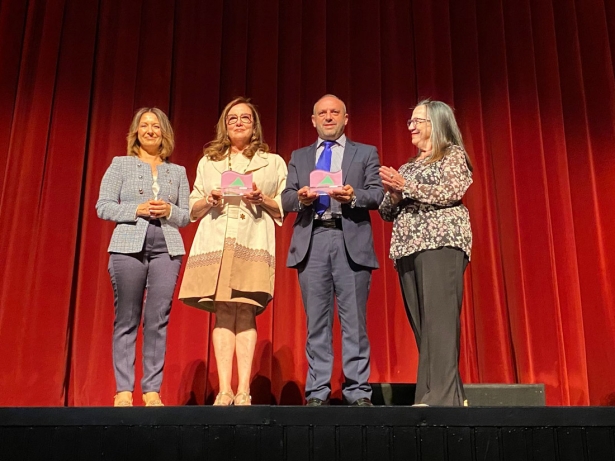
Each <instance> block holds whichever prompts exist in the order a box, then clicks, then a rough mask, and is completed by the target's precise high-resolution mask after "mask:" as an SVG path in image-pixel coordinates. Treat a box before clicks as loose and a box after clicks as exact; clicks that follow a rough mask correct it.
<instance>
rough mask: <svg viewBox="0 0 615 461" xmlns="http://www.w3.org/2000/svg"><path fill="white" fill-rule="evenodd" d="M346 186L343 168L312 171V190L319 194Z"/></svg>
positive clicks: (325, 193)
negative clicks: (343, 179) (333, 170)
mask: <svg viewBox="0 0 615 461" xmlns="http://www.w3.org/2000/svg"><path fill="white" fill-rule="evenodd" d="M341 187H344V184H343V182H342V170H340V171H336V172H335V173H333V172H331V171H323V170H314V171H312V172H311V173H310V192H316V193H317V194H318V195H327V193H328V192H331V191H332V190H333V189H339V188H341Z"/></svg>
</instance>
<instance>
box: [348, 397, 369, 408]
mask: <svg viewBox="0 0 615 461" xmlns="http://www.w3.org/2000/svg"><path fill="white" fill-rule="evenodd" d="M352 406H353V407H373V406H374V404H373V403H372V401H371V400H370V399H368V398H367V397H362V398H360V399H357V400H355V401H354V402H353V403H352Z"/></svg>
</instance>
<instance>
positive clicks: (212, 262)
mask: <svg viewBox="0 0 615 461" xmlns="http://www.w3.org/2000/svg"><path fill="white" fill-rule="evenodd" d="M227 169H228V160H227V159H224V160H221V161H217V162H216V161H212V160H210V159H208V158H206V157H203V158H202V159H201V161H200V162H199V165H198V168H197V176H196V180H195V182H194V188H193V190H192V193H191V194H190V205H189V206H190V211H192V207H193V206H194V204H195V203H196V202H197V201H199V200H200V199H202V198H205V197H207V196H208V195H209V193H210V192H211V191H212V190H213V189H220V181H221V176H222V173H223V172H224V171H226V170H227ZM287 172H288V170H287V167H286V164H285V163H284V160H283V159H282V158H281V157H280V156H279V155H276V154H271V153H265V152H257V153H256V154H255V155H254V157H252V159H251V161H250V164H249V166H248V168H247V169H246V173H252V175H253V182H254V183H255V184H256V185H257V186H258V187H259V188H260V189H261V190H262V192H263V194H265V195H267V196H268V197H271V198H272V199H274V200H275V201H276V202H277V203H278V207H279V209H280V212H281V213H283V212H282V205H281V199H280V195H281V193H282V190H283V189H284V185H285V183H286V175H287ZM227 208H228V205H224V206H223V207H217V208H211V209H210V211H209V212H208V213H207V214H206V215H205V216H204V217H203V218H202V219H201V221H200V223H199V228H198V230H197V232H196V235H195V238H194V242H193V243H192V247H191V249H190V256H189V258H188V262H187V265H186V271H185V273H184V279H183V281H182V286H181V289H180V293H179V298H180V299H185V298H211V297H212V296H213V295H214V293H215V291H216V283H217V280H218V273H219V270H220V263H221V261H222V251H223V250H224V247H225V245H233V246H234V251H235V258H234V260H233V266H232V271H231V288H232V289H233V290H238V291H243V292H262V293H268V294H269V296H270V298H272V297H273V289H274V283H275V225H274V224H277V225H279V226H280V225H282V219H283V215H282V216H281V217H280V218H276V219H274V218H272V217H271V215H270V214H269V213H267V212H266V211H265V210H263V208H262V207H260V206H257V205H250V204H246V203H245V202H243V201H241V204H240V210H239V222H238V229H237V237H236V239H225V235H226V226H227V221H228V216H227ZM225 240H226V241H225ZM192 270H198V271H199V273H200V274H201V275H200V276H199V280H200V283H199V286H194V285H195V284H194V283H191V280H194V279H191V277H190V271H192ZM203 274H205V277H203Z"/></svg>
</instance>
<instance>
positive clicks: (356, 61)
mask: <svg viewBox="0 0 615 461" xmlns="http://www.w3.org/2000/svg"><path fill="white" fill-rule="evenodd" d="M614 62H615V2H614V1H613V0H583V1H581V0H576V1H575V0H561V1H558V2H540V1H536V2H534V1H530V0H514V1H513V0H499V1H490V2H480V1H477V0H455V1H453V0H450V1H447V0H443V1H429V0H426V1H412V0H391V1H382V2H373V1H370V0H353V1H351V0H336V1H328V2H327V1H325V0H316V1H313V0H310V1H301V0H283V1H282V0H279V1H277V2H275V1H270V0H250V1H248V0H228V1H222V0H217V1H216V0H211V1H207V2H203V1H200V0H182V1H179V0H175V1H173V0H147V1H130V2H127V1H123V0H99V1H98V2H96V1H92V2H82V1H79V0H64V1H62V0H54V1H45V0H30V1H24V0H3V1H2V2H1V3H0V65H1V68H2V70H1V71H0V102H1V104H0V190H1V195H0V216H1V219H2V233H1V237H0V257H1V259H2V263H1V265H0V271H1V272H0V357H1V360H0V362H1V364H2V366H1V367H0V405H109V404H111V402H112V396H113V393H114V390H115V389H114V380H113V373H112V366H111V330H112V323H113V305H112V292H111V286H110V282H109V278H108V274H107V269H106V267H107V260H108V256H107V251H106V249H107V245H108V242H109V238H110V235H111V232H112V229H113V224H112V223H108V222H103V221H101V220H99V219H98V218H97V217H96V213H95V209H94V204H95V202H96V199H97V196H98V188H99V184H100V180H101V178H102V175H103V173H104V171H105V169H106V168H107V166H108V165H109V164H110V162H111V159H112V157H113V156H116V155H124V154H125V135H126V132H127V129H128V125H129V123H130V120H131V117H132V114H133V113H134V111H135V110H136V109H137V108H139V107H141V106H154V105H155V106H158V107H160V108H162V109H163V110H165V111H167V112H168V113H169V115H170V118H171V121H172V123H173V126H174V128H175V132H176V138H177V148H176V151H175V153H174V155H173V157H172V160H173V161H174V162H176V163H179V164H181V165H184V166H186V168H187V170H188V174H189V179H190V180H191V181H193V180H194V177H195V170H196V165H197V163H198V160H199V158H200V155H201V150H202V147H203V145H204V144H205V143H206V142H207V141H209V140H210V139H211V138H212V137H213V133H214V125H215V123H216V121H217V118H218V115H219V112H220V110H221V108H222V107H224V105H225V104H226V103H227V102H228V101H229V100H230V99H231V98H233V97H234V96H237V95H246V96H249V97H251V98H252V99H253V101H254V102H255V103H256V104H257V105H258V107H259V108H260V111H261V114H262V119H263V123H264V131H265V138H266V141H267V142H268V143H269V144H270V145H271V146H272V150H273V151H275V152H278V153H280V154H281V155H282V156H283V157H284V158H285V159H286V160H288V159H289V158H290V153H291V151H292V150H293V149H295V148H297V147H300V146H303V145H307V144H309V143H311V142H313V141H314V139H315V131H314V129H313V127H312V125H311V122H310V115H311V111H312V105H313V104H314V102H315V101H316V100H317V99H318V98H319V97H320V96H321V95H322V94H324V93H334V94H336V95H338V96H339V97H341V98H342V99H343V100H344V101H345V102H346V104H347V106H348V111H349V114H350V123H349V125H348V135H349V137H351V138H353V139H355V140H357V141H360V142H364V143H370V144H375V145H376V146H378V149H379V152H380V155H381V160H382V162H383V164H386V165H390V166H393V167H399V166H400V165H401V164H402V163H404V162H405V161H406V159H407V158H408V157H410V156H411V155H413V154H414V150H413V148H412V145H411V144H410V136H409V134H408V132H407V130H406V124H405V121H406V119H407V118H408V116H409V114H410V110H409V107H411V106H412V104H413V103H415V102H416V101H417V100H418V99H419V98H423V97H432V98H434V99H441V100H444V101H446V102H448V103H450V104H451V105H453V106H454V107H455V109H456V114H457V117H458V120H459V123H460V126H461V129H462V132H463V134H464V136H465V139H466V142H467V149H468V152H469V153H470V156H471V157H472V160H473V162H474V165H475V175H474V184H473V186H472V187H471V188H470V192H469V193H468V195H467V198H466V203H467V205H468V207H469V209H470V212H471V217H472V226H473V230H474V251H473V258H472V263H471V264H470V266H469V269H468V271H467V274H466V291H465V297H464V309H463V314H462V322H463V323H462V325H463V333H462V351H461V369H462V374H463V377H464V379H465V381H466V382H469V383H471V382H486V383H493V382H500V383H545V384H546V389H547V402H548V403H549V404H553V405H588V404H591V405H602V404H605V405H608V404H611V403H612V402H613V401H615V393H614V391H615V371H614V370H615V353H613V352H614V351H615V305H614V293H613V290H614V288H613V287H614V286H615V270H614V269H613V257H614V255H615V240H614V239H613V237H612V236H613V235H615V213H614V211H613V210H615V194H614V193H613V191H614V190H615V156H614V155H613V150H614V149H615V77H614V65H613V63H614ZM372 218H373V225H374V235H375V242H376V250H377V253H378V256H379V260H380V262H381V268H380V269H379V270H377V271H375V272H374V275H373V282H372V289H371V296H370V300H369V312H368V328H369V334H370V338H371V342H372V376H371V380H372V381H373V382H411V381H413V380H414V379H415V370H416V365H417V353H416V347H415V344H414V340H413V338H412V334H411V330H410V328H409V325H408V322H407V320H406V315H405V313H404V310H403V304H402V301H401V297H400V293H399V287H398V282H397V276H396V273H395V270H394V268H393V265H392V263H391V261H390V260H389V259H388V246H389V238H390V233H391V226H390V225H389V224H387V223H383V222H382V221H381V220H380V218H379V216H378V215H377V213H373V215H372ZM292 220H293V217H292V216H291V217H290V218H289V219H287V220H286V221H285V223H284V226H283V227H282V228H281V229H280V230H279V233H278V244H277V251H278V257H277V284H276V296H275V299H274V302H273V303H272V305H271V306H270V307H269V308H268V309H267V310H266V312H265V313H264V314H263V315H262V316H260V317H259V318H258V331H259V341H258V346H257V352H256V357H255V361H254V367H253V372H254V380H253V384H252V393H253V395H254V402H255V403H278V404H299V403H301V401H302V390H303V385H304V381H305V373H306V361H305V356H304V342H305V319H304V313H303V307H302V304H301V297H300V293H299V288H298V284H297V279H296V274H295V272H294V271H293V270H289V269H287V268H286V267H285V264H284V263H285V259H286V251H287V249H288V245H289V241H290V236H291V232H292ZM195 230H196V226H195V225H191V226H189V227H187V228H185V229H184V230H183V231H182V233H183V236H184V240H185V243H186V246H187V247H188V248H189V247H190V244H191V242H192V239H193V237H194V233H195ZM211 328H212V318H211V317H210V315H209V314H206V313H204V312H201V311H198V310H195V309H192V308H189V307H186V306H184V305H183V304H181V303H180V302H175V303H174V305H173V311H172V315H171V323H170V326H169V338H168V343H169V344H168V353H167V362H166V368H165V377H164V383H163V388H162V394H163V399H164V401H165V402H166V403H167V404H179V405H183V404H195V403H196V404H203V403H204V402H211V401H212V399H213V395H214V394H215V392H216V391H217V388H216V387H217V377H216V373H215V364H214V357H213V351H212V348H211V347H210V341H209V332H210V331H211ZM336 328H338V329H339V325H337V326H336ZM339 341H340V339H339V331H338V334H337V335H336V337H335V348H336V352H337V354H338V360H337V364H336V367H335V370H334V377H333V381H334V394H333V396H334V397H338V398H339V397H340V395H341V393H340V383H341V381H342V379H343V377H342V372H341V365H340V360H339V353H340V344H339ZM139 347H140V345H139ZM139 369H140V356H139V355H138V360H137V370H139ZM137 378H138V379H139V378H140V372H139V371H138V372H137ZM136 391H137V392H139V389H137V390H136Z"/></svg>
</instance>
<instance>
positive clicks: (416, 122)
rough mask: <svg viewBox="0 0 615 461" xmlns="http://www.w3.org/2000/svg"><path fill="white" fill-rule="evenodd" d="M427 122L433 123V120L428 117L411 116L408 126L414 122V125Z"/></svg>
mask: <svg viewBox="0 0 615 461" xmlns="http://www.w3.org/2000/svg"><path fill="white" fill-rule="evenodd" d="M425 122H429V123H431V120H429V119H426V118H411V119H410V120H408V128H410V125H413V124H414V126H418V125H422V124H423V123H425Z"/></svg>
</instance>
